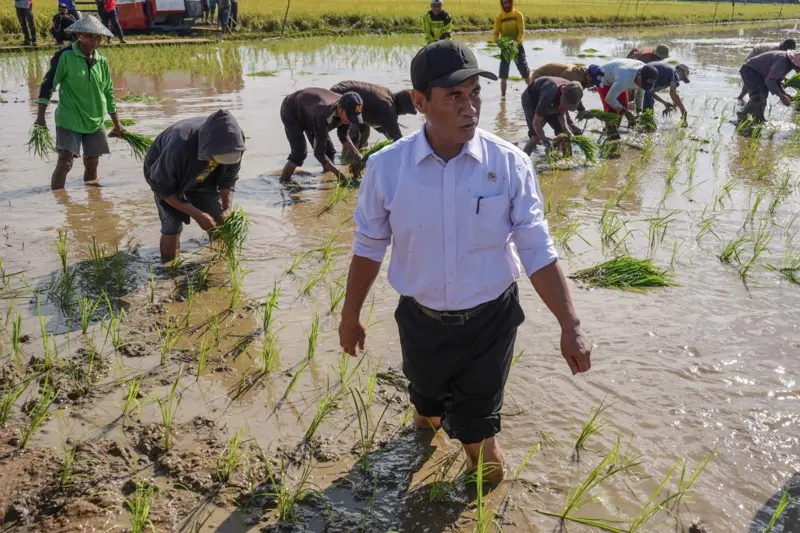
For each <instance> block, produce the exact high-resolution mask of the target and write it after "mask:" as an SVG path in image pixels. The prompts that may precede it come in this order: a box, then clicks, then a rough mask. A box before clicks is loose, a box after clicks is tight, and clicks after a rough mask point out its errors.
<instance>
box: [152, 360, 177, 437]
mask: <svg viewBox="0 0 800 533" xmlns="http://www.w3.org/2000/svg"><path fill="white" fill-rule="evenodd" d="M181 374H183V367H181V369H180V371H179V372H178V376H177V377H176V378H175V382H174V383H173V384H172V387H171V388H170V390H169V394H168V395H167V397H166V399H165V400H164V401H161V398H156V402H157V403H158V410H159V411H160V412H161V425H162V426H163V428H164V450H165V451H169V448H170V445H171V444H172V426H173V424H174V422H175V415H176V414H177V413H178V407H180V405H181V398H182V396H181V395H179V394H178V395H176V394H175V391H176V390H177V388H178V383H179V382H180V380H181Z"/></svg>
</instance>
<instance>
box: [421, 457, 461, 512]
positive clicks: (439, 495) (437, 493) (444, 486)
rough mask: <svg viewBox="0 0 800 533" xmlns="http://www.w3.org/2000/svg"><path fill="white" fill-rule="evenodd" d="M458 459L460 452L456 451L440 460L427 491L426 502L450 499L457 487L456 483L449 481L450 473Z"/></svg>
mask: <svg viewBox="0 0 800 533" xmlns="http://www.w3.org/2000/svg"><path fill="white" fill-rule="evenodd" d="M460 457H461V450H456V451H454V452H452V453H450V454H448V455H447V456H446V457H445V458H444V459H442V460H441V462H440V463H439V466H438V468H437V469H436V473H435V474H434V478H433V481H432V482H431V486H430V488H429V489H428V501H430V502H444V501H448V500H449V499H450V495H451V494H452V492H453V491H454V490H455V488H456V486H457V485H456V482H455V481H454V480H453V479H451V476H450V471H451V470H452V469H453V466H455V464H456V461H458V459H459V458H460Z"/></svg>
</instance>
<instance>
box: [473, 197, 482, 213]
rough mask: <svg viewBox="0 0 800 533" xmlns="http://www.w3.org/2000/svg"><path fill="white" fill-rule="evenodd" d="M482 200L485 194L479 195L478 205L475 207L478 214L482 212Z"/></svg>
mask: <svg viewBox="0 0 800 533" xmlns="http://www.w3.org/2000/svg"><path fill="white" fill-rule="evenodd" d="M481 200H483V196H478V207H477V208H476V209H475V214H476V215H477V214H478V213H480V212H481Z"/></svg>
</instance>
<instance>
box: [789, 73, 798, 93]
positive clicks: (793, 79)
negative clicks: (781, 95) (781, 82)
mask: <svg viewBox="0 0 800 533" xmlns="http://www.w3.org/2000/svg"><path fill="white" fill-rule="evenodd" d="M786 86H787V87H791V88H792V89H797V90H798V91H800V72H797V73H795V75H794V76H792V77H791V78H789V79H788V80H786Z"/></svg>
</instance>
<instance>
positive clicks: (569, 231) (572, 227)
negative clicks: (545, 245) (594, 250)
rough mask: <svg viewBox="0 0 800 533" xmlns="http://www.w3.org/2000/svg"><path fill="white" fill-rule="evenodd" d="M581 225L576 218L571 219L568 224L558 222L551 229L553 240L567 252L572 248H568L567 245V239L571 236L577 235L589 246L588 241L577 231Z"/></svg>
mask: <svg viewBox="0 0 800 533" xmlns="http://www.w3.org/2000/svg"><path fill="white" fill-rule="evenodd" d="M582 225H583V224H581V223H580V221H578V220H573V221H571V222H570V223H569V224H560V225H559V226H558V227H557V228H555V230H554V231H553V241H555V243H556V244H557V245H558V246H560V247H561V248H562V249H563V250H566V251H568V252H569V251H571V250H572V248H570V246H569V241H570V240H571V239H572V238H573V237H578V238H579V239H580V240H582V241H583V242H585V243H586V244H587V245H589V246H591V244H589V241H587V240H586V239H584V238H583V236H581V234H580V233H578V230H580V228H581V226H582Z"/></svg>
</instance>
